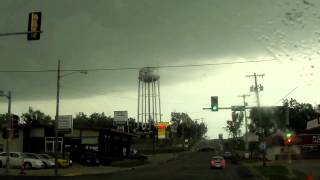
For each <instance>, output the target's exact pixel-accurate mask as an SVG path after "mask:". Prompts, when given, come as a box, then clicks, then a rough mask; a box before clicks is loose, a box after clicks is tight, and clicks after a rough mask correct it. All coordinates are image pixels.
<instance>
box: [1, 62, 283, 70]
mask: <svg viewBox="0 0 320 180" xmlns="http://www.w3.org/2000/svg"><path fill="white" fill-rule="evenodd" d="M270 61H279V60H278V59H269V60H248V61H233V62H221V63H206V64H185V65H163V66H149V67H151V68H161V69H164V68H185V67H204V66H220V65H231V64H246V63H259V62H270ZM141 68H143V67H119V68H88V69H61V72H62V71H63V72H84V71H87V72H97V71H121V70H139V69H141ZM50 72H57V70H56V69H42V70H0V73H50Z"/></svg>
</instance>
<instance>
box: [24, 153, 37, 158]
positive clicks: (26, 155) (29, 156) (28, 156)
mask: <svg viewBox="0 0 320 180" xmlns="http://www.w3.org/2000/svg"><path fill="white" fill-rule="evenodd" d="M22 156H23V157H24V158H31V159H38V157H37V156H35V155H33V154H22Z"/></svg>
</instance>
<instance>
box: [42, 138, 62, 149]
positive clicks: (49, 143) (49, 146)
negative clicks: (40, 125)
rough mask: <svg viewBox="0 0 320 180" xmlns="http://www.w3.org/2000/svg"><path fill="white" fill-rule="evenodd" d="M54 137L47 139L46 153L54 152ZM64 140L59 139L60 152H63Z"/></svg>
mask: <svg viewBox="0 0 320 180" xmlns="http://www.w3.org/2000/svg"><path fill="white" fill-rule="evenodd" d="M54 139H55V138H54V137H46V139H45V151H46V152H54V149H55V142H54ZM62 145H63V138H62V137H58V152H62Z"/></svg>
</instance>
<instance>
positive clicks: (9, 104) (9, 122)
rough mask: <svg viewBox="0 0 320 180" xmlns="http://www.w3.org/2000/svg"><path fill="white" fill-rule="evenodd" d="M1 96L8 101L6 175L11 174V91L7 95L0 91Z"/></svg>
mask: <svg viewBox="0 0 320 180" xmlns="http://www.w3.org/2000/svg"><path fill="white" fill-rule="evenodd" d="M0 96H2V97H6V98H7V99H8V117H9V119H8V127H7V131H8V136H7V142H6V152H7V158H6V173H7V174H9V161H10V159H9V151H10V149H9V137H10V131H11V91H9V92H8V94H5V93H4V91H0Z"/></svg>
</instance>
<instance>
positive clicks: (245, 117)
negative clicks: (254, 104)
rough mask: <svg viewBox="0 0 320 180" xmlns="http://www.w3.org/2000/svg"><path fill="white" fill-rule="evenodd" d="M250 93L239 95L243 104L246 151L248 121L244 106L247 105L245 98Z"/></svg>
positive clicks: (246, 144) (246, 147)
mask: <svg viewBox="0 0 320 180" xmlns="http://www.w3.org/2000/svg"><path fill="white" fill-rule="evenodd" d="M249 96H250V94H242V95H240V96H239V97H242V100H243V106H244V123H245V132H246V136H245V150H246V151H248V149H249V144H248V121H247V110H246V107H247V106H248V103H247V102H246V98H247V97H249Z"/></svg>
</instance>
